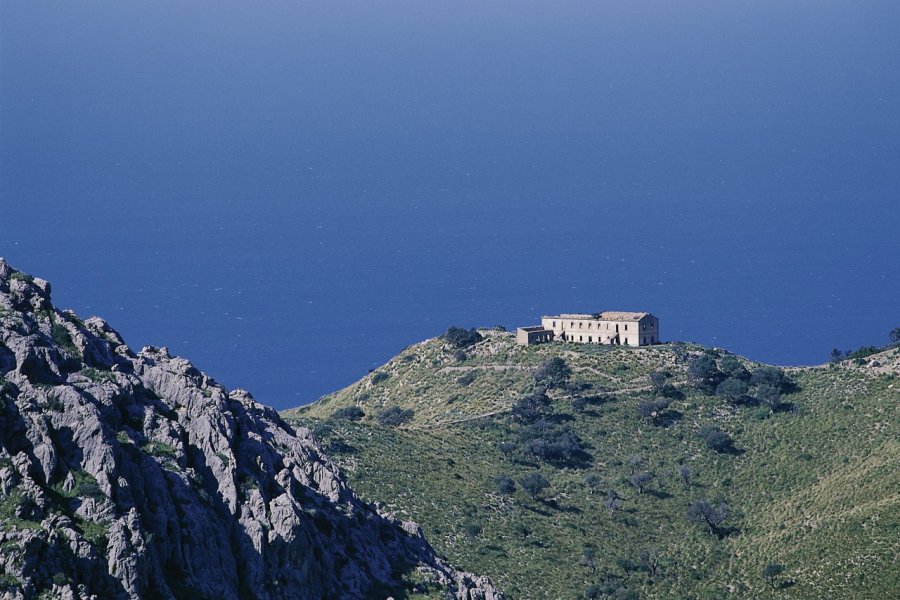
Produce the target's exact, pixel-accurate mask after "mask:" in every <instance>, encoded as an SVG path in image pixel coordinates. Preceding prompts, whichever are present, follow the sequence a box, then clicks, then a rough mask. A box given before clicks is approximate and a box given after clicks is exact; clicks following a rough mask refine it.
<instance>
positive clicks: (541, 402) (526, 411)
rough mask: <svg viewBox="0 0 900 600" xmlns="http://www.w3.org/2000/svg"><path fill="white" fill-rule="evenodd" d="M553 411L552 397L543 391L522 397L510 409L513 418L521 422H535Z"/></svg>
mask: <svg viewBox="0 0 900 600" xmlns="http://www.w3.org/2000/svg"><path fill="white" fill-rule="evenodd" d="M552 412H553V410H552V408H551V406H550V398H548V397H547V395H546V394H543V393H534V394H531V395H528V396H525V397H523V398H520V399H519V400H518V401H517V402H516V403H515V404H513V406H512V408H511V409H510V415H511V416H512V418H513V419H514V420H516V421H518V422H520V423H534V422H535V421H537V420H538V419H540V418H542V417H544V416H546V415H549V414H550V413H552Z"/></svg>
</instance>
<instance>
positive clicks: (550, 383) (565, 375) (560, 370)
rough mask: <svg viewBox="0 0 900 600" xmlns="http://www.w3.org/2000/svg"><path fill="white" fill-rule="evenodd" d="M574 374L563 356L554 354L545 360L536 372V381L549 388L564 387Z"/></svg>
mask: <svg viewBox="0 0 900 600" xmlns="http://www.w3.org/2000/svg"><path fill="white" fill-rule="evenodd" d="M571 374H572V369H570V368H569V365H567V364H566V361H564V360H563V359H562V358H560V357H558V356H554V357H553V358H551V359H549V360H546V361H544V362H543V363H541V365H540V366H539V367H538V368H537V371H535V372H534V381H535V382H536V383H542V384H544V385H545V386H547V389H550V388H555V387H563V386H564V385H565V383H566V380H567V379H569V376H570V375H571Z"/></svg>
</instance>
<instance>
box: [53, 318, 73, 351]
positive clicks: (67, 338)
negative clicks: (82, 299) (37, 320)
mask: <svg viewBox="0 0 900 600" xmlns="http://www.w3.org/2000/svg"><path fill="white" fill-rule="evenodd" d="M50 336H51V337H52V338H53V341H54V343H55V344H56V345H57V346H59V347H60V348H62V349H63V350H65V351H66V352H68V353H69V354H71V355H73V356H78V347H77V346H76V345H75V342H74V341H73V340H72V336H71V334H69V330H68V329H66V326H65V325H60V324H59V323H57V322H55V321H54V322H53V325H52V326H51V328H50Z"/></svg>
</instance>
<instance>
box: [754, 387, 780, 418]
mask: <svg viewBox="0 0 900 600" xmlns="http://www.w3.org/2000/svg"><path fill="white" fill-rule="evenodd" d="M756 400H757V402H759V403H760V404H761V405H762V406H765V407H766V408H768V409H769V412H770V413H774V412H775V409H777V408H778V406H779V405H780V404H781V390H779V389H778V388H777V387H775V386H774V385H772V384H770V383H761V384H759V385H758V386H756Z"/></svg>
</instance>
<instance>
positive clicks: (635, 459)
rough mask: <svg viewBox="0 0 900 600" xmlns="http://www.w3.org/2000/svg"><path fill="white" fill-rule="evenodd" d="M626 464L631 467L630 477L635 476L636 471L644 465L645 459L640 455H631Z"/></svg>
mask: <svg viewBox="0 0 900 600" xmlns="http://www.w3.org/2000/svg"><path fill="white" fill-rule="evenodd" d="M625 462H627V463H628V466H629V467H631V472H630V473H629V475H634V470H635V469H636V468H638V467H639V466H640V465H642V464H643V463H644V457H643V456H641V455H640V454H630V455H629V456H628V458H626V459H625Z"/></svg>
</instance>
